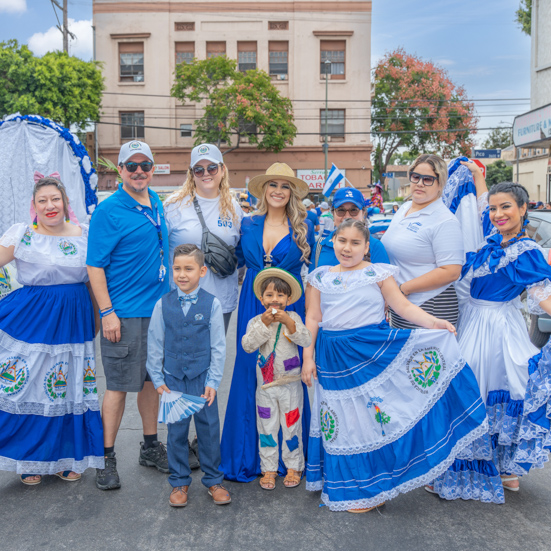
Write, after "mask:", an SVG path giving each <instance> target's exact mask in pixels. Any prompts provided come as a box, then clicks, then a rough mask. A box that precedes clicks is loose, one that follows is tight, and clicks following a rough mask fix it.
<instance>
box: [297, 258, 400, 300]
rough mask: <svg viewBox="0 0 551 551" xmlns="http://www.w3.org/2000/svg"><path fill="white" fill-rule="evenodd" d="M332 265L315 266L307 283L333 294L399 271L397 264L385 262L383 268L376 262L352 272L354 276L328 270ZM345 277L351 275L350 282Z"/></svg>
mask: <svg viewBox="0 0 551 551" xmlns="http://www.w3.org/2000/svg"><path fill="white" fill-rule="evenodd" d="M332 267H333V266H321V267H320V268H317V269H316V270H314V271H313V272H312V273H311V274H310V275H309V276H308V283H310V285H312V287H315V288H316V289H318V291H321V292H323V293H329V294H333V295H334V294H343V293H347V292H348V291H351V290H353V289H358V288H360V287H367V286H368V285H373V284H375V283H379V282H380V281H384V280H385V279H388V278H389V277H394V276H396V275H397V274H398V273H399V272H400V269H399V268H398V267H397V266H391V265H390V264H385V265H384V268H381V267H379V266H377V265H376V264H372V265H371V266H367V267H366V268H363V269H362V270H358V272H360V274H359V275H355V274H354V277H352V276H347V275H346V272H343V273H340V272H330V271H329V269H330V268H332ZM348 273H350V272H348ZM343 274H344V275H343ZM347 277H351V281H350V282H348V279H347ZM335 281H339V282H340V283H339V285H336V284H335V283H334V282H335Z"/></svg>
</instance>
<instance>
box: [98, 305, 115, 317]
mask: <svg viewBox="0 0 551 551" xmlns="http://www.w3.org/2000/svg"><path fill="white" fill-rule="evenodd" d="M114 311H115V309H114V308H113V307H112V306H111V307H110V308H108V309H107V310H104V311H103V312H102V311H101V310H100V312H99V317H100V319H101V318H104V317H105V316H108V315H109V314H112V313H113V312H114Z"/></svg>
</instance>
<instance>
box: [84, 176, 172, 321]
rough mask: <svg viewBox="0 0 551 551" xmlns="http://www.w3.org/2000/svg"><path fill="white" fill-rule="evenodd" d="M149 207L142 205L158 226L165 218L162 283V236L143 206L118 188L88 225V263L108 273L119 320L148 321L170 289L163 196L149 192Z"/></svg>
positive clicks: (109, 286) (112, 298) (162, 227)
mask: <svg viewBox="0 0 551 551" xmlns="http://www.w3.org/2000/svg"><path fill="white" fill-rule="evenodd" d="M149 197H150V199H151V206H152V207H153V208H149V207H143V210H144V211H145V212H147V213H148V214H149V215H150V216H151V218H153V220H155V222H156V221H157V209H158V211H159V214H160V215H161V230H162V234H163V249H164V260H163V261H164V265H165V268H166V270H167V273H166V275H165V279H164V281H163V282H161V281H159V268H160V267H161V258H160V248H159V237H158V234H157V230H156V229H155V226H154V225H153V224H152V223H151V222H150V220H149V219H148V218H147V217H146V216H145V215H144V214H143V212H140V211H139V210H138V209H137V208H136V207H137V206H139V205H140V204H139V203H138V202H137V201H136V200H135V199H133V198H132V197H130V195H128V193H126V191H124V189H123V187H122V184H119V189H118V190H117V191H116V192H115V193H113V195H111V197H108V198H107V199H105V201H103V202H101V203H100V204H99V205H98V206H97V207H96V210H95V211H94V213H93V214H92V220H91V221H90V233H89V236H88V255H87V257H86V264H88V266H94V267H96V268H103V269H104V270H105V277H106V278H107V289H108V291H109V296H110V297H111V302H112V304H113V307H114V308H115V312H116V314H117V316H119V317H120V318H149V317H151V314H152V312H153V308H154V306H155V304H156V302H157V301H158V300H159V299H160V298H161V297H162V296H163V295H164V294H165V293H168V291H169V285H168V231H167V228H166V222H165V217H164V213H163V204H162V203H161V200H160V199H159V196H158V195H157V194H156V193H155V192H154V191H151V190H149Z"/></svg>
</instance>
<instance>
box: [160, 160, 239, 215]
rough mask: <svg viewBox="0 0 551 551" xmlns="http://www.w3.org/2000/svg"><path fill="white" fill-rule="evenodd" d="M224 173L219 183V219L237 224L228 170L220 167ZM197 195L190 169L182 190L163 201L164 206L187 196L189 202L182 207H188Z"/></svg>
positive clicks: (180, 200)
mask: <svg viewBox="0 0 551 551" xmlns="http://www.w3.org/2000/svg"><path fill="white" fill-rule="evenodd" d="M221 168H222V169H223V171H224V174H223V175H222V180H221V182H220V187H219V188H218V189H219V191H220V218H221V219H224V218H231V219H232V221H233V222H234V223H237V221H238V219H239V218H238V216H237V212H236V211H235V207H234V205H233V199H232V196H231V193H230V177H229V175H228V169H227V167H226V165H224V164H223V165H222V167H221ZM196 195H197V186H196V185H195V178H194V177H193V171H192V170H191V168H190V169H189V170H188V171H187V178H186V181H185V182H184V184H183V185H182V189H180V191H176V192H174V193H173V194H172V195H171V196H170V197H168V199H167V200H166V201H165V205H170V204H171V203H181V202H182V201H183V200H184V198H186V197H188V196H189V201H188V202H187V203H186V204H185V205H184V206H186V207H187V206H189V205H191V203H192V202H193V199H195V196H196Z"/></svg>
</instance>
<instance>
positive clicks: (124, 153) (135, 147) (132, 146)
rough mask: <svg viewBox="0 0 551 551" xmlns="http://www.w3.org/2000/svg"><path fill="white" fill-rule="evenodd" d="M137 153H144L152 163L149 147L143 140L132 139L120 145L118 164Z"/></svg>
mask: <svg viewBox="0 0 551 551" xmlns="http://www.w3.org/2000/svg"><path fill="white" fill-rule="evenodd" d="M137 153H141V154H142V155H145V156H146V157H147V158H148V159H149V160H150V161H151V162H152V163H154V162H155V161H154V160H153V153H151V149H150V148H149V146H148V145H147V144H146V143H144V142H138V141H137V140H134V141H132V142H127V143H125V144H123V146H122V147H121V150H120V152H119V165H121V164H123V163H126V161H128V159H130V157H132V156H133V155H136V154H137Z"/></svg>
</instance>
